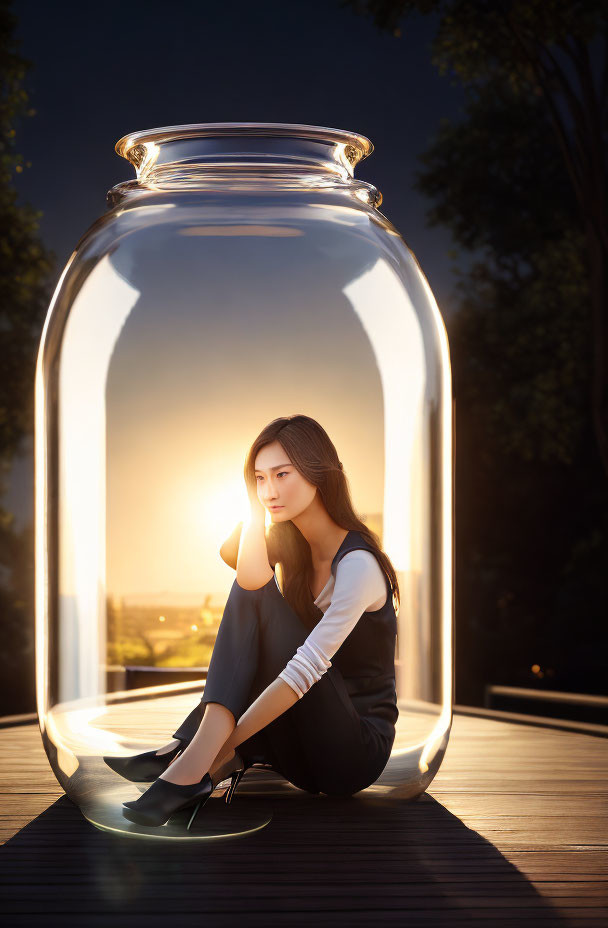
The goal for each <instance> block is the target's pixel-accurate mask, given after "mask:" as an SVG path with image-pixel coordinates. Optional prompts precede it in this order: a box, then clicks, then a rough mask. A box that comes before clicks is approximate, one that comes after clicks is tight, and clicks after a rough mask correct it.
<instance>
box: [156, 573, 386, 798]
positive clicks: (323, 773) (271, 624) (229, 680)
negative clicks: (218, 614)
mask: <svg viewBox="0 0 608 928" xmlns="http://www.w3.org/2000/svg"><path fill="white" fill-rule="evenodd" d="M307 636H308V629H307V628H306V626H305V625H304V623H303V622H302V620H301V619H300V617H299V616H298V614H297V613H296V612H295V610H294V609H293V608H292V606H291V605H290V603H289V602H288V601H287V600H286V599H285V597H284V596H283V595H282V593H281V591H280V590H279V588H278V587H277V584H276V582H275V579H274V577H273V578H272V579H271V580H269V581H268V583H267V584H266V585H265V586H263V587H260V588H259V589H257V590H245V589H244V588H243V587H241V586H239V584H238V583H237V581H236V580H235V581H234V583H233V585H232V589H231V591H230V595H229V596H228V601H227V603H226V607H225V609H224V614H223V617H222V620H221V623H220V627H219V630H218V634H217V639H216V642H215V646H214V649H213V654H212V655H211V661H210V664H209V670H208V674H207V679H206V682H205V689H204V693H203V697H202V698H201V701H200V703H199V704H198V705H197V706H196V707H195V708H194V709H193V710H192V712H190V714H189V715H188V716H187V717H186V718H185V719H184V721H183V722H182V724H181V725H180V726H179V728H178V729H177V731H175V732H174V735H173V737H174V738H182V739H185V740H188V741H189V740H191V739H192V738H193V737H194V735H195V734H196V731H197V730H198V727H199V724H200V722H201V720H202V717H203V714H204V711H205V705H206V703H209V702H217V703H220V704H221V705H223V706H225V707H226V708H227V709H230V711H231V712H232V714H233V715H234V717H235V719H236V721H237V722H238V720H239V718H240V716H241V715H242V714H243V712H244V711H245V710H246V709H247V708H248V706H250V705H251V703H252V702H253V701H254V700H255V699H256V698H257V696H259V694H260V693H261V692H263V690H265V689H266V687H267V686H268V685H269V684H270V683H272V681H273V680H275V679H276V678H277V676H278V674H279V673H280V671H281V670H283V669H284V667H285V665H286V664H287V662H288V661H289V660H290V659H291V658H292V657H293V656H294V654H295V653H296V651H297V649H298V647H299V646H300V645H301V644H303V643H304V641H305V639H306V637H307ZM393 739H394V732H393V736H392V738H390V739H389V738H387V736H386V729H384V730H383V729H382V728H379V727H377V726H376V725H375V724H374V722H373V720H370V719H368V718H366V717H365V716H362V715H360V714H359V713H358V712H357V710H356V709H355V706H354V704H353V701H352V699H351V697H350V696H349V693H348V691H347V688H346V684H345V682H344V679H343V677H342V674H341V673H340V670H339V669H338V667H337V666H336V665H335V663H333V664H332V666H331V667H330V668H329V670H328V671H327V672H326V673H324V674H323V676H322V677H321V679H320V680H318V681H317V683H314V684H313V685H312V686H311V688H310V689H309V690H308V692H306V693H305V694H304V696H303V697H302V698H301V699H299V700H298V701H297V702H296V703H294V705H293V706H290V708H289V709H287V710H286V711H285V712H284V713H283V714H282V715H280V716H279V717H278V718H276V719H275V720H274V721H272V722H271V723H270V724H269V725H266V726H265V727H264V728H263V729H261V730H260V731H259V732H256V733H255V734H254V735H252V736H251V737H250V738H247V739H246V740H245V741H243V742H242V743H241V744H240V745H239V746H238V748H237V750H238V751H239V753H240V754H241V755H242V757H243V759H244V760H246V761H249V762H258V763H267V764H270V765H271V766H272V767H273V769H274V770H276V771H277V772H278V773H280V774H281V775H282V776H284V777H285V779H287V780H289V782H291V783H293V784H294V786H297V787H299V788H300V789H304V790H307V791H308V792H311V793H319V792H323V793H327V794H328V795H339V796H344V795H352V794H353V793H356V792H358V791H359V790H361V789H365V787H367V786H369V785H371V784H372V783H373V782H375V780H377V779H378V777H379V776H380V774H381V773H382V771H383V770H384V767H385V766H386V764H387V762H388V759H389V757H390V753H391V747H392V742H393Z"/></svg>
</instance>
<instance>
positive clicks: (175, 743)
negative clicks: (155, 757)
mask: <svg viewBox="0 0 608 928" xmlns="http://www.w3.org/2000/svg"><path fill="white" fill-rule="evenodd" d="M178 744H181V742H180V740H179V738H174V739H173V741H170V742H169V744H165V745H163V747H162V748H159V749H158V751H157V752H156V753H157V754H166V753H167V752H168V751H172V750H173V748H176V747H177V746H178Z"/></svg>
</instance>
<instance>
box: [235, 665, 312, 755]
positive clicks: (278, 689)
mask: <svg viewBox="0 0 608 928" xmlns="http://www.w3.org/2000/svg"><path fill="white" fill-rule="evenodd" d="M298 698H299V697H298V695H297V693H295V692H294V691H293V690H292V688H291V687H290V686H289V685H288V684H287V683H285V682H284V681H283V680H281V679H279V677H277V679H276V680H273V681H272V683H271V684H270V685H269V686H267V687H266V689H265V690H263V692H261V693H260V695H259V696H258V698H257V699H256V700H255V701H254V702H252V703H251V705H250V706H249V708H248V709H246V710H245V712H243V714H242V716H241V717H240V719H238V721H237V724H236V728H235V729H234V730H233V732H232V734H231V735H230V737H229V738H228V740H227V741H226V743H225V745H224V748H223V749H222V753H223V754H227V753H228V752H229V751H231V750H232V749H233V748H236V747H237V745H239V744H241V742H243V741H246V739H247V738H250V737H251V736H252V735H255V733H256V732H258V731H260V730H261V729H262V728H265V727H266V725H270V723H271V722H274V720H275V719H276V718H278V717H279V715H282V714H283V712H285V711H286V710H287V709H289V708H290V707H291V706H293V704H294V703H296V702H297V701H298Z"/></svg>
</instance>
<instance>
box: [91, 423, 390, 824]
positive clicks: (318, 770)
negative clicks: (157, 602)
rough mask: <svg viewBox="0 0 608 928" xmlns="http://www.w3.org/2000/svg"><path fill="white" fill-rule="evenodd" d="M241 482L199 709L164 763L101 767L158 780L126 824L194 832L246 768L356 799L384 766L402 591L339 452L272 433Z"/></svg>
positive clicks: (308, 430) (270, 429)
mask: <svg viewBox="0 0 608 928" xmlns="http://www.w3.org/2000/svg"><path fill="white" fill-rule="evenodd" d="M244 475H245V483H246V485H247V490H248V495H249V501H250V507H251V515H250V518H249V519H248V521H247V522H245V523H244V524H243V525H242V528H241V526H239V527H237V530H236V531H235V532H234V533H233V536H231V538H230V539H228V541H227V542H225V543H224V545H223V546H222V549H221V551H220V554H221V556H222V558H223V559H224V560H225V561H226V562H227V563H228V564H230V565H231V566H232V567H236V580H235V582H234V583H233V585H232V589H231V591H230V595H229V597H228V601H227V603H226V608H225V610H224V614H223V617H222V621H221V623H220V627H219V630H218V635H217V639H216V642H215V646H214V649H213V654H212V656H211V661H210V665H209V670H208V674H207V679H206V683H205V689H204V694H203V698H202V699H201V702H200V704H199V706H197V707H196V708H195V709H194V710H193V711H192V712H191V713H190V714H189V715H188V717H187V718H186V719H185V720H184V722H183V723H182V724H181V725H180V727H179V728H178V729H177V731H176V732H175V733H174V739H175V740H174V741H172V742H170V743H169V744H167V745H165V746H163V747H162V748H160V749H159V750H158V751H156V752H153V751H149V752H146V753H145V754H141V755H138V756H136V757H130V758H104V759H105V760H106V762H107V763H108V764H109V765H110V766H111V767H112V768H113V769H114V770H117V771H118V772H119V773H121V774H122V775H123V776H126V777H127V778H128V779H132V780H139V781H140V782H141V781H147V780H151V779H154V777H155V776H157V777H158V779H156V780H155V782H153V784H152V786H151V787H150V788H149V789H148V790H147V791H146V792H145V793H144V794H143V795H142V796H141V797H140V798H139V799H137V800H136V801H133V802H125V803H123V814H124V815H125V816H126V817H127V818H129V819H130V820H131V821H136V822H139V823H141V824H148V825H160V824H164V823H165V822H166V821H167V820H168V819H169V817H170V816H171V814H173V812H176V811H178V810H181V809H184V808H186V807H189V806H193V807H194V814H193V816H192V818H191V819H190V822H189V824H188V827H190V825H191V824H192V820H193V818H194V815H196V813H197V812H198V809H199V808H200V806H201V805H202V804H203V803H204V802H205V801H206V800H207V799H208V798H209V795H210V794H211V792H212V791H213V789H214V788H215V786H216V785H217V784H218V783H220V782H221V781H222V780H224V779H225V778H227V777H228V776H231V778H232V782H231V786H230V788H229V789H228V791H227V792H226V794H225V798H226V801H228V802H229V801H230V799H231V798H232V794H233V792H234V789H235V787H236V785H237V784H238V782H239V780H240V777H241V776H242V775H243V772H244V770H245V769H246V768H247V767H249V766H251V765H252V764H253V763H263V764H267V765H269V766H271V767H272V768H273V769H274V770H276V771H277V772H279V773H280V774H282V775H283V776H284V777H285V778H286V779H287V780H289V781H290V782H291V783H293V784H294V785H295V786H297V787H300V788H301V789H304V790H307V791H309V792H313V793H318V792H324V793H326V794H328V795H340V796H344V795H352V794H353V793H355V792H358V791H359V790H361V789H364V788H365V787H367V786H369V785H370V784H371V783H373V782H374V781H375V780H377V778H378V777H379V776H380V774H381V773H382V771H383V769H384V767H385V766H386V763H387V761H388V759H389V757H390V753H391V748H392V745H393V741H394V738H395V724H396V721H397V717H398V709H397V698H396V691H395V663H394V659H395V640H396V632H397V623H396V615H395V602H397V603H398V601H399V588H398V583H397V577H396V574H395V571H394V569H393V566H392V564H391V563H390V561H389V559H388V557H387V556H386V554H384V552H383V551H382V550H381V549H380V545H379V543H378V539H377V536H376V535H375V534H374V533H373V532H371V531H370V530H369V529H368V528H367V527H366V525H365V524H364V523H363V522H361V520H360V519H358V518H357V516H356V514H355V512H354V510H353V506H352V503H351V500H350V493H349V488H348V483H347V479H346V476H345V474H344V472H343V469H342V464H341V462H340V460H339V458H338V454H337V452H336V449H335V447H334V445H333V444H332V442H331V440H330V439H329V436H328V435H327V433H326V432H325V431H324V429H323V428H322V427H321V426H320V425H319V423H318V422H316V421H315V420H314V419H311V418H310V417H308V416H303V415H294V416H288V417H283V418H279V419H275V420H274V421H272V422H271V423H270V424H269V425H267V426H266V428H264V429H263V430H262V432H261V433H260V435H258V437H257V438H256V440H255V441H254V443H253V445H252V446H251V448H250V450H249V453H248V455H247V458H246V461H245V473H244ZM266 510H268V511H269V512H270V514H271V519H272V524H271V525H270V527H269V530H268V534H267V533H266V529H265V515H266ZM277 566H278V567H279V568H280V572H281V577H282V589H281V588H280V587H279V584H278V581H277V578H276V575H275V567H277ZM237 747H238V749H239V750H238V751H237V750H236V748H237ZM159 774H160V775H159Z"/></svg>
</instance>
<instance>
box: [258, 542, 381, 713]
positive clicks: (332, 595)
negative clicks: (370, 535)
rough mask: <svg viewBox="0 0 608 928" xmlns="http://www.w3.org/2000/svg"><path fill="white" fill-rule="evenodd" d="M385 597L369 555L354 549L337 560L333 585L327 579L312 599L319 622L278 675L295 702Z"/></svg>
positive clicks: (378, 574)
mask: <svg viewBox="0 0 608 928" xmlns="http://www.w3.org/2000/svg"><path fill="white" fill-rule="evenodd" d="M275 581H276V576H275ZM277 586H278V581H277ZM387 595H388V592H387V583H386V576H385V574H384V571H383V570H382V568H381V567H380V564H379V563H378V560H377V559H376V557H375V556H374V555H373V554H372V553H371V551H365V550H363V549H361V548H357V549H356V550H355V551H349V552H348V553H347V554H345V555H344V556H343V557H342V558H341V560H340V561H339V562H338V566H337V568H336V579H335V581H334V577H333V574H332V575H330V578H329V580H328V581H327V583H326V584H325V586H324V587H323V589H322V590H321V592H320V593H319V595H318V596H317V598H316V599H315V605H316V606H318V608H319V609H321V611H322V612H323V613H324V615H323V618H322V619H320V620H319V622H317V624H316V625H315V627H314V628H313V630H312V631H311V633H310V634H309V636H308V638H307V639H306V641H305V642H304V644H302V645H300V647H299V648H298V650H297V651H296V653H295V655H294V656H293V657H292V658H291V660H290V661H289V663H288V664H287V666H286V667H285V669H284V670H282V671H281V673H280V674H279V677H280V678H281V680H283V681H284V682H285V683H287V684H289V686H290V687H291V688H292V689H293V690H295V692H296V693H297V695H298V698H299V699H301V698H302V696H304V694H305V693H307V692H308V690H309V689H310V687H311V686H312V685H313V683H316V682H317V680H320V679H321V677H322V675H323V674H324V673H325V672H326V671H327V670H329V668H330V667H331V658H332V657H333V656H334V654H335V653H336V651H337V650H338V648H339V647H340V645H341V644H342V642H343V641H344V640H345V639H346V637H347V636H348V635H349V634H350V632H351V631H352V630H353V628H354V627H355V625H356V624H357V621H358V620H359V619H360V618H361V615H362V614H363V613H364V612H367V611H368V610H375V609H380V608H381V607H382V606H383V605H384V603H385V602H386V597H387Z"/></svg>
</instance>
